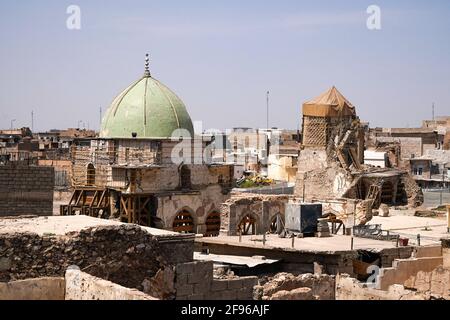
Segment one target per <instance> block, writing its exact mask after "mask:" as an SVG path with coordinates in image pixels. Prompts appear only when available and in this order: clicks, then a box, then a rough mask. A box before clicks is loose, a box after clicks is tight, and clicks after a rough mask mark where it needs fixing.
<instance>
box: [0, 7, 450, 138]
mask: <svg viewBox="0 0 450 320" xmlns="http://www.w3.org/2000/svg"><path fill="white" fill-rule="evenodd" d="M71 4H75V5H78V6H79V7H80V9H81V30H69V29H67V27H66V20H67V18H68V17H69V15H68V14H67V13H66V9H67V7H68V6H69V5H71ZM371 4H375V5H378V6H379V7H380V8H381V30H369V29H368V28H367V27H366V20H367V18H368V17H369V14H368V13H367V12H366V9H367V7H368V6H369V5H371ZM146 52H149V53H150V56H151V65H150V68H151V72H152V75H153V76H154V77H155V78H157V79H159V80H160V81H161V82H163V83H164V84H166V85H167V86H169V87H170V88H171V89H172V90H173V91H174V92H175V93H176V94H178V96H180V98H181V99H182V100H183V101H184V103H185V104H186V106H187V108H188V110H189V112H190V115H191V117H192V119H193V120H197V121H198V120H202V121H203V124H204V128H220V129H223V128H231V127H236V126H249V127H263V126H265V122H266V111H265V108H266V107H265V104H266V96H265V95H266V91H267V90H270V109H271V112H270V125H271V126H277V127H281V128H292V129H295V128H296V127H297V125H298V122H299V119H300V113H301V104H302V103H303V102H304V101H306V100H309V99H312V98H314V97H315V96H317V95H319V94H321V93H322V92H323V91H325V90H327V89H328V88H329V87H331V86H332V85H335V86H336V87H337V88H338V89H339V90H340V91H341V92H342V93H343V94H344V95H345V96H346V97H347V98H348V99H349V100H350V101H351V102H352V103H353V104H354V105H355V106H356V107H357V113H358V115H359V116H360V118H361V119H362V120H364V121H369V122H370V124H371V126H384V127H400V126H409V127H413V126H418V125H420V121H421V120H422V119H424V118H431V104H432V102H434V103H435V105H436V115H445V114H447V115H450V1H411V0H408V1H379V0H372V1H364V0H358V1H298V0H297V1H256V0H255V1H248V0H247V1H242V0H240V1H231V0H227V1H206V0H205V1H194V0H189V1H187V0H183V1H167V0H165V1H148V0H147V1H131V0H129V1H94V0H90V1H80V0H72V1H56V0H55V1H25V0H21V1H12V0H11V1H5V0H0V92H1V94H0V127H2V128H9V127H10V123H11V120H12V119H16V121H15V123H14V126H15V127H21V126H31V111H32V110H34V113H35V129H36V130H47V129H51V128H66V127H76V126H77V125H78V122H79V120H83V121H84V122H85V126H86V127H87V126H88V123H89V126H90V128H95V129H97V128H98V127H99V108H100V107H102V108H103V111H105V109H106V108H107V107H108V106H109V104H110V103H111V101H112V100H113V98H114V97H115V96H116V95H117V94H118V93H119V92H120V91H121V90H122V89H124V88H125V87H127V86H128V85H129V84H130V83H131V82H133V81H134V80H136V79H137V78H139V77H140V76H141V75H142V74H143V71H144V54H145V53H146Z"/></svg>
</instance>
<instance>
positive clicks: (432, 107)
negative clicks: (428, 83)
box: [431, 102, 434, 121]
mask: <svg viewBox="0 0 450 320" xmlns="http://www.w3.org/2000/svg"><path fill="white" fill-rule="evenodd" d="M431 116H432V120H433V121H434V102H433V104H432V105H431Z"/></svg>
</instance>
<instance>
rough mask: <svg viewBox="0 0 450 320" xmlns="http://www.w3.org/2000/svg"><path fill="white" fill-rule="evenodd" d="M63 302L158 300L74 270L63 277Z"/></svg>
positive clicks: (68, 271)
mask: <svg viewBox="0 0 450 320" xmlns="http://www.w3.org/2000/svg"><path fill="white" fill-rule="evenodd" d="M65 300H158V299H156V298H154V297H152V296H150V295H147V294H145V293H143V292H141V291H138V290H136V289H130V288H125V287H122V286H120V285H118V284H116V283H113V282H111V281H107V280H104V279H100V278H97V277H94V276H91V275H90V274H87V273H85V272H82V271H80V270H79V269H76V268H69V269H68V270H67V271H66V275H65Z"/></svg>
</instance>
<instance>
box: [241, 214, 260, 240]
mask: <svg viewBox="0 0 450 320" xmlns="http://www.w3.org/2000/svg"><path fill="white" fill-rule="evenodd" d="M238 232H239V233H240V234H242V235H249V234H256V219H255V218H254V217H253V216H251V215H249V214H248V215H246V216H245V217H243V218H242V220H241V222H239V225H238Z"/></svg>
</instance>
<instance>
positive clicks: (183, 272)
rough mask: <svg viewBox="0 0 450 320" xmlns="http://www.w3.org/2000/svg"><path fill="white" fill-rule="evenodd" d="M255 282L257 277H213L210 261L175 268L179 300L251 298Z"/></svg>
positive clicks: (177, 297) (185, 264) (180, 265)
mask: <svg viewBox="0 0 450 320" xmlns="http://www.w3.org/2000/svg"><path fill="white" fill-rule="evenodd" d="M257 282H258V279H257V277H240V278H236V279H213V262H212V261H195V262H191V263H184V264H179V265H177V266H176V270H175V288H176V299H179V300H203V299H207V300H251V299H252V297H253V287H254V286H255V285H256V284H257Z"/></svg>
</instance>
